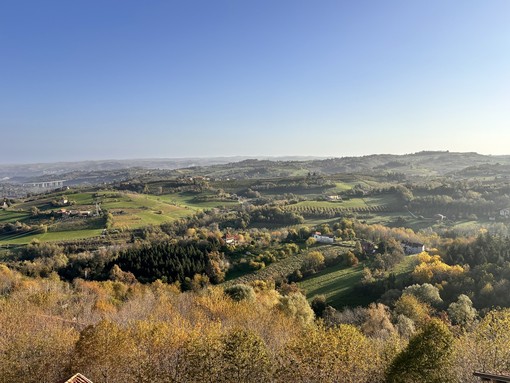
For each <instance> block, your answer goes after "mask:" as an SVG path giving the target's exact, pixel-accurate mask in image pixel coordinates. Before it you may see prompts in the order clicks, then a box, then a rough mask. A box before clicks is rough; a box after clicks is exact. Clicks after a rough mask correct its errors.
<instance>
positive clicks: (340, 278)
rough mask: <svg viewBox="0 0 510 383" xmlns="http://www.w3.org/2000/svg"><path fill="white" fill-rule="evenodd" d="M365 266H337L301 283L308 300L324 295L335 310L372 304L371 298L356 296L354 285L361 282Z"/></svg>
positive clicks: (300, 285)
mask: <svg viewBox="0 0 510 383" xmlns="http://www.w3.org/2000/svg"><path fill="white" fill-rule="evenodd" d="M363 267H364V265H363V264H362V263H360V264H359V265H357V266H355V267H346V266H343V265H336V266H332V267H328V268H326V269H324V270H322V271H321V272H319V273H317V274H315V275H313V276H311V277H309V278H307V279H306V280H304V281H302V282H299V287H300V288H302V289H303V290H304V291H305V292H306V296H307V298H308V299H312V298H313V297H314V296H316V295H324V296H325V297H326V300H327V302H328V304H329V305H331V306H333V307H335V308H341V307H343V306H360V305H365V304H368V303H370V301H371V298H370V297H364V296H362V295H359V296H358V295H355V294H354V285H355V284H356V283H357V282H359V281H360V279H361V275H362V271H363Z"/></svg>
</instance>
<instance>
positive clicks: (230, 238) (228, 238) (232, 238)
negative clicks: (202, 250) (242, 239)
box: [224, 234, 239, 245]
mask: <svg viewBox="0 0 510 383" xmlns="http://www.w3.org/2000/svg"><path fill="white" fill-rule="evenodd" d="M224 239H225V244H227V245H237V244H238V243H239V236H238V235H230V234H225V238H224Z"/></svg>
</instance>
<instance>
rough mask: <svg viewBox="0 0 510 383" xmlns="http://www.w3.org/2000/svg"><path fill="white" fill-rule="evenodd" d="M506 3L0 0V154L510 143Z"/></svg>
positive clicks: (341, 150) (13, 159) (353, 151)
mask: <svg viewBox="0 0 510 383" xmlns="http://www.w3.org/2000/svg"><path fill="white" fill-rule="evenodd" d="M509 16H510V1H507V0H487V1H479V0H477V1H472V0H455V1H454V0H451V1H444V0H431V1H408V0H402V1H386V0H385V1H379V0H372V1H365V0H356V1H340V0H337V1H326V0H324V1H322V0H321V1H300V0H278V1H274V0H273V1H265V0H257V1H248V0H243V1H239V0H231V1H222V0H215V1H210V0H203V1H198V0H180V1H173V0H165V1H156V0H154V1H131V0H122V1H120V0H117V1H111V0H101V1H98V0H97V1H96V0H73V1H69V0H61V1H52V0H45V1H39V0H33V1H24V0H16V1H13V0H12V1H2V2H0V132H1V142H2V146H1V149H0V163H27V162H50V161H64V160H65V161H69V160H84V159H108V158H119V159H120V158H156V157H196V156H200V157H209V156H231V155H253V156H256V155H274V156H278V155H316V156H346V155H363V154H371V153H409V152H414V151H419V150H446V149H448V150H451V151H477V152H481V153H491V154H510V147H509V145H508V143H510V22H509Z"/></svg>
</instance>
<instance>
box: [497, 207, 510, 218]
mask: <svg viewBox="0 0 510 383" xmlns="http://www.w3.org/2000/svg"><path fill="white" fill-rule="evenodd" d="M499 215H500V216H502V217H503V218H506V219H508V218H509V217H510V209H509V208H506V209H501V210H500V211H499Z"/></svg>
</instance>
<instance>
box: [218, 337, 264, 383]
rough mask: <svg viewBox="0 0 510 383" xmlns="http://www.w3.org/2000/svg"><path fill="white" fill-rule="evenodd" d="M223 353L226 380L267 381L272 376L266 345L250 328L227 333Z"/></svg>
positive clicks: (223, 376) (239, 382) (240, 382)
mask: <svg viewBox="0 0 510 383" xmlns="http://www.w3.org/2000/svg"><path fill="white" fill-rule="evenodd" d="M221 354H222V366H223V371H222V374H221V375H222V378H223V379H222V380H223V381H225V382H238V383H242V382H265V381H268V380H269V377H270V376H271V364H270V360H269V353H268V350H267V348H266V345H265V343H264V341H263V340H262V339H261V338H260V337H259V336H258V335H257V334H255V333H253V332H251V331H249V330H245V329H234V330H232V331H231V332H229V333H228V334H226V335H225V336H224V337H223V350H222V353H221Z"/></svg>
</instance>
